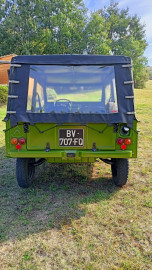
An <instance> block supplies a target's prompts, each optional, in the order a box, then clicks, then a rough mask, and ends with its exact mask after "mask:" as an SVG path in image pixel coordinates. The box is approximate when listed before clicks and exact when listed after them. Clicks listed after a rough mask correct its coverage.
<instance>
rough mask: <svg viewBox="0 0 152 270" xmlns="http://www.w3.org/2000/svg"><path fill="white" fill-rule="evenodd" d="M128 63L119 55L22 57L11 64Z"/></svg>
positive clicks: (128, 58) (127, 58)
mask: <svg viewBox="0 0 152 270" xmlns="http://www.w3.org/2000/svg"><path fill="white" fill-rule="evenodd" d="M130 62H131V59H130V57H127V56H121V55H61V54H59V55H22V56H15V57H13V58H12V63H16V64H30V65H32V64H33V65H34V64H41V65H44V64H45V65H47V64H48V65H110V64H111V65H113V64H129V63H130Z"/></svg>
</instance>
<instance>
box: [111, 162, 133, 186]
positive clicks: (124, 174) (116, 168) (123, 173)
mask: <svg viewBox="0 0 152 270" xmlns="http://www.w3.org/2000/svg"><path fill="white" fill-rule="evenodd" d="M112 162H113V164H112V165H111V171H112V179H113V182H114V183H115V185H116V186H119V187H122V186H124V185H125V184H126V183H127V180H128V174H129V161H128V159H125V158H119V159H112Z"/></svg>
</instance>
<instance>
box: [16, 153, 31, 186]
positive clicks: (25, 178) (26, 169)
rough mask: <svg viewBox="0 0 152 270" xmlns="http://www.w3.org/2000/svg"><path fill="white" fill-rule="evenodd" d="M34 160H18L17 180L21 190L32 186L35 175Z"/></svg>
mask: <svg viewBox="0 0 152 270" xmlns="http://www.w3.org/2000/svg"><path fill="white" fill-rule="evenodd" d="M34 162H35V159H34V158H17V160H16V179H17V183H18V185H19V186H20V187H21V188H28V187H29V186H30V185H31V182H32V179H33V178H34V174H35V166H34V164H33V163H34Z"/></svg>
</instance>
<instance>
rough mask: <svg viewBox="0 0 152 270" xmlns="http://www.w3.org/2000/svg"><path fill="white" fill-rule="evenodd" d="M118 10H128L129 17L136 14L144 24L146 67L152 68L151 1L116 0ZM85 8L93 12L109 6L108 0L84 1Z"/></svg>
mask: <svg viewBox="0 0 152 270" xmlns="http://www.w3.org/2000/svg"><path fill="white" fill-rule="evenodd" d="M115 2H117V3H119V8H126V7H128V8H129V13H130V15H135V14H137V16H138V17H140V18H141V22H142V23H144V24H145V29H146V40H147V43H148V46H147V49H146V51H145V56H146V57H147V59H148V65H150V66H152V0H116V1H115ZM84 3H85V6H86V7H87V8H88V9H89V10H91V11H95V10H97V9H99V8H103V7H104V6H109V5H110V0H84Z"/></svg>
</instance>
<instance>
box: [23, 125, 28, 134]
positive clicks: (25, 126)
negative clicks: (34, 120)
mask: <svg viewBox="0 0 152 270" xmlns="http://www.w3.org/2000/svg"><path fill="white" fill-rule="evenodd" d="M23 128H24V133H29V124H27V123H24V125H23Z"/></svg>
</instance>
